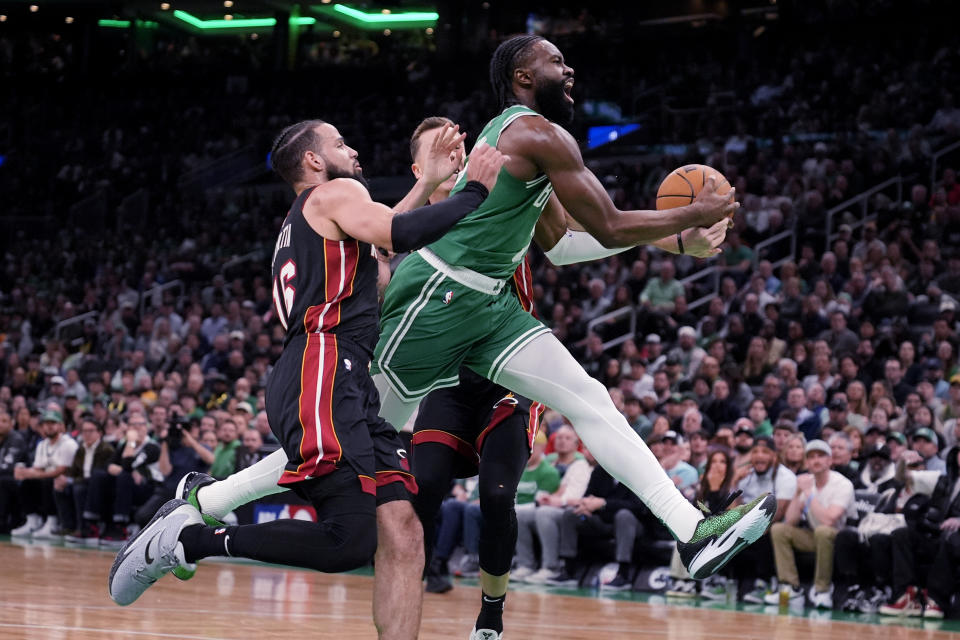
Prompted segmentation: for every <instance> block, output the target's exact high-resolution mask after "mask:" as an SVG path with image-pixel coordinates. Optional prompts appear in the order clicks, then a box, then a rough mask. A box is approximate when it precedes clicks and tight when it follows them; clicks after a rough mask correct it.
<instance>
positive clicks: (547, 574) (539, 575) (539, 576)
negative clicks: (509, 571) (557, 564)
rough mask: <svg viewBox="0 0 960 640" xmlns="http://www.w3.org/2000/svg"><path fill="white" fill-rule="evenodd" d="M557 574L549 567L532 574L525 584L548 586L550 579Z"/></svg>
mask: <svg viewBox="0 0 960 640" xmlns="http://www.w3.org/2000/svg"><path fill="white" fill-rule="evenodd" d="M556 575H557V572H556V571H551V570H550V569H548V568H547V567H544V568H542V569H540V570H539V571H537V572H536V573H533V574H530V575H529V576H527V578H526V580H524V582H526V583H528V584H547V580H549V579H550V578H553V577H556Z"/></svg>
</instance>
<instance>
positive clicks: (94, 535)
mask: <svg viewBox="0 0 960 640" xmlns="http://www.w3.org/2000/svg"><path fill="white" fill-rule="evenodd" d="M64 541H65V542H67V544H77V545H83V546H90V547H95V546H97V545H98V544H100V527H98V526H97V525H96V524H95V523H93V522H90V521H89V520H88V521H85V522H84V523H83V524H82V525H80V528H79V529H77V530H76V531H71V532H70V533H69V534H67V536H66V537H65V538H64Z"/></svg>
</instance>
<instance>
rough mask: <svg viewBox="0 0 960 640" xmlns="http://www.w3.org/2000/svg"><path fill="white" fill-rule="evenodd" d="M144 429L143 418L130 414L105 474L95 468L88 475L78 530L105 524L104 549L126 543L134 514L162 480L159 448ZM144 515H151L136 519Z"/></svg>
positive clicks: (90, 528)
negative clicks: (158, 463) (159, 465)
mask: <svg viewBox="0 0 960 640" xmlns="http://www.w3.org/2000/svg"><path fill="white" fill-rule="evenodd" d="M147 428H148V427H147V420H146V418H144V417H143V416H142V415H141V414H139V413H135V414H133V415H131V416H130V417H129V419H128V420H127V424H126V428H125V429H124V433H123V436H122V439H121V440H120V441H119V442H118V443H117V446H116V448H115V451H114V453H113V457H112V458H111V459H110V463H109V464H108V465H107V469H106V471H105V472H104V471H101V470H99V469H94V470H93V471H92V472H91V474H90V479H89V481H88V485H87V486H88V490H87V499H86V503H85V504H84V507H83V517H84V520H85V522H84V524H83V527H81V528H83V529H85V530H88V531H89V530H92V529H93V528H94V527H97V526H98V524H97V523H98V522H100V521H104V522H106V527H105V528H104V529H103V530H102V535H101V536H100V544H102V545H104V546H108V547H119V546H120V545H122V544H123V543H124V542H125V541H126V539H127V536H128V534H129V531H128V529H127V526H128V525H129V524H130V522H131V520H132V519H133V515H134V511H135V510H137V509H139V508H140V507H142V506H143V505H144V503H146V502H147V500H148V499H149V498H150V496H151V495H153V492H154V488H155V485H156V484H157V483H159V482H162V481H163V474H162V473H160V470H159V469H158V468H157V461H158V460H159V459H160V446H159V445H158V444H157V443H156V442H155V441H154V440H152V439H151V438H150V437H149V435H148V431H147ZM144 516H146V518H147V520H149V519H150V517H152V512H151V513H150V515H147V514H145V513H144V514H141V515H140V518H138V520H140V521H143V517H144ZM143 522H144V523H145V522H146V521H143Z"/></svg>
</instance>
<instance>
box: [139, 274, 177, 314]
mask: <svg viewBox="0 0 960 640" xmlns="http://www.w3.org/2000/svg"><path fill="white" fill-rule="evenodd" d="M168 289H177V290H178V294H179V295H178V297H182V296H183V294H184V292H185V291H186V287H184V284H183V281H182V280H171V281H170V282H164V283H163V284H158V285H154V286H152V287H150V288H149V289H147V290H146V291H144V292H143V293H141V294H140V317H141V318H142V317H143V311H144V309H145V308H146V304H147V301H148V300H149V301H150V306H151V307H153V308H156V307H159V306H160V302H161V301H162V300H163V292H164V291H167V290H168Z"/></svg>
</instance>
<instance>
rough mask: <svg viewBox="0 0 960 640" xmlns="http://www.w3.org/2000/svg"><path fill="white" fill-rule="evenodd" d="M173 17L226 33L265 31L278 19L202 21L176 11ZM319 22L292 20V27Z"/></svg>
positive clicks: (209, 29)
mask: <svg viewBox="0 0 960 640" xmlns="http://www.w3.org/2000/svg"><path fill="white" fill-rule="evenodd" d="M173 16H174V17H175V18H177V19H179V20H182V21H183V22H186V23H187V24H189V25H190V26H192V27H195V28H197V29H201V30H203V31H226V30H231V29H232V30H236V29H263V28H266V27H273V26H275V25H276V24H277V20H276V18H234V19H233V20H201V19H200V18H197V17H196V16H194V15H191V14H189V13H187V12H186V11H181V10H179V9H175V10H174V12H173ZM316 22H317V19H316V18H310V17H304V18H293V17H291V18H290V26H309V25H312V24H315V23H316Z"/></svg>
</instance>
